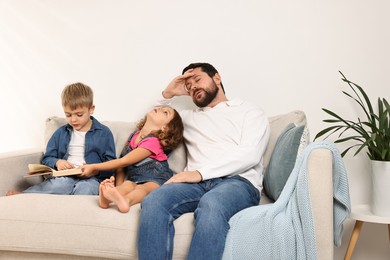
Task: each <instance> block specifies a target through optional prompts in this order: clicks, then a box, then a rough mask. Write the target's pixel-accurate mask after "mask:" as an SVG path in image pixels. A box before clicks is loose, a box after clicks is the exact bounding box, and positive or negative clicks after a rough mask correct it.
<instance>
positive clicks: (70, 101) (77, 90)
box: [61, 82, 93, 109]
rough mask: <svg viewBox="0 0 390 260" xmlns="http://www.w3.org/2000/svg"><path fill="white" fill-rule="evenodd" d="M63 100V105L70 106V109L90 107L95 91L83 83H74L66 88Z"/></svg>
mask: <svg viewBox="0 0 390 260" xmlns="http://www.w3.org/2000/svg"><path fill="white" fill-rule="evenodd" d="M61 100H62V106H63V107H65V106H69V108H70V109H77V108H79V107H88V108H90V107H91V106H92V105H93V91H92V89H91V88H90V87H89V86H87V85H85V84H83V83H80V82H77V83H73V84H70V85H68V86H66V87H65V88H64V90H63V91H62V94H61Z"/></svg>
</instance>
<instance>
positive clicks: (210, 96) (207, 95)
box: [192, 81, 219, 107]
mask: <svg viewBox="0 0 390 260" xmlns="http://www.w3.org/2000/svg"><path fill="white" fill-rule="evenodd" d="M218 90H219V89H218V87H217V84H215V82H214V81H213V83H212V88H211V90H208V91H207V90H204V89H201V90H197V91H203V92H204V94H203V98H201V99H195V96H196V95H195V94H196V92H195V93H193V96H192V100H193V101H194V103H195V105H197V106H198V107H206V106H207V105H209V104H210V103H211V101H213V100H214V98H215V97H216V96H217V94H218Z"/></svg>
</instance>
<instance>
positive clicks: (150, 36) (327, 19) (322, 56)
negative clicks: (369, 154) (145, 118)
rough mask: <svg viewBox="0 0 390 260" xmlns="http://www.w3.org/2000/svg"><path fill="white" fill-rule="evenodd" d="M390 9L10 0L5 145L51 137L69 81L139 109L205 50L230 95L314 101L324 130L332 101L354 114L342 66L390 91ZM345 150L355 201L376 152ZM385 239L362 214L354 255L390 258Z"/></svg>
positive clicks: (304, 105)
mask: <svg viewBox="0 0 390 260" xmlns="http://www.w3.org/2000/svg"><path fill="white" fill-rule="evenodd" d="M389 13H390V2H389V1H386V0H382V1H380V0H373V1H364V0H345V1H342V0H341V1H340V0H339V1H336V0H328V1H310V0H300V1H287V0H281V1H270V0H269V1H260V0H258V1H256V0H232V1H226V0H214V1H207V0H198V1H183V0H171V1H158V0H147V1H125V0H116V1H109V0H80V1H65V0H50V1H48V0H24V1H23V0H0V88H1V91H0V93H1V95H0V111H1V115H2V116H1V121H2V122H1V127H0V131H1V132H0V152H6V151H11V150H18V149H22V148H29V147H36V146H42V144H43V130H44V120H45V118H47V117H48V116H52V115H57V116H62V108H61V105H60V93H61V90H62V88H63V87H64V86H65V85H66V84H69V83H72V82H76V81H81V82H84V83H86V84H88V85H90V86H91V87H92V88H93V89H94V90H95V104H96V110H95V116H96V117H97V118H98V119H100V120H131V121H134V120H138V119H139V118H140V117H141V116H142V115H143V114H144V113H145V112H146V109H147V108H148V107H149V106H150V105H151V104H152V103H153V100H154V98H155V97H156V96H158V94H159V93H160V92H161V90H162V89H163V88H164V87H165V85H166V84H167V83H168V82H169V81H170V80H171V78H172V77H174V76H176V75H177V74H179V73H180V72H181V70H182V68H183V67H185V66H186V65H188V64H189V63H191V62H197V61H206V62H210V63H212V64H213V65H215V66H216V68H217V69H218V70H219V72H220V74H221V76H222V79H223V82H224V86H225V89H226V91H227V94H228V97H235V96H239V97H241V98H243V99H247V100H250V101H253V102H256V103H257V104H259V105H260V106H261V107H263V108H264V110H265V111H266V112H267V113H268V114H269V115H275V114H279V113H285V112H288V111H290V110H293V109H301V110H304V111H305V112H306V113H307V117H308V121H309V128H310V131H311V134H312V137H314V135H315V133H317V132H318V131H319V130H320V129H322V128H324V127H325V126H326V125H325V124H324V123H322V119H324V118H325V114H324V113H323V112H322V111H321V108H322V107H326V108H330V109H333V110H335V111H338V112H342V113H344V115H350V116H351V117H352V116H354V115H356V107H354V106H353V105H352V103H351V102H349V101H348V100H347V98H346V97H345V96H344V95H342V94H341V90H346V86H345V85H344V84H343V83H342V81H341V80H340V75H339V74H338V70H341V71H342V72H343V73H344V74H345V75H346V76H347V77H348V78H349V79H351V80H352V81H354V82H356V83H358V84H360V85H362V86H364V87H365V89H366V91H367V93H368V94H369V95H370V96H371V98H372V99H374V100H375V99H376V98H377V97H378V96H381V97H385V98H389V91H388V89H389V88H388V86H389V85H390V84H389V83H390V64H389V63H390V51H389V46H390V28H389V27H390V16H389ZM345 162H346V166H347V170H348V174H349V179H350V192H351V199H352V204H359V203H364V202H368V200H369V191H370V187H369V185H370V179H369V171H370V170H369V169H370V168H369V164H368V160H367V159H366V157H365V156H358V157H347V158H346V159H345ZM351 226H352V222H351V221H347V223H346V226H345V237H344V239H343V245H342V247H341V248H336V259H342V258H343V254H344V252H345V247H346V245H347V243H348V241H349V237H350V234H351ZM373 238H375V240H377V241H379V242H376V243H372V241H374V239H373ZM387 239H388V237H387V235H386V227H385V226H381V225H364V226H363V232H362V234H361V239H360V240H359V242H358V244H357V248H356V252H355V254H354V259H367V258H368V257H370V259H388V256H389V255H390V252H389V247H388V244H387V243H388V241H387Z"/></svg>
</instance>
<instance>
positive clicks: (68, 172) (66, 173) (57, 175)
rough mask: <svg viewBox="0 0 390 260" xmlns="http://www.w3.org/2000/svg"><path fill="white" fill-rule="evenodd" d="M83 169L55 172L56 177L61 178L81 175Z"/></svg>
mask: <svg viewBox="0 0 390 260" xmlns="http://www.w3.org/2000/svg"><path fill="white" fill-rule="evenodd" d="M81 173H82V171H81V168H75V169H67V170H62V171H53V176H54V177H60V176H70V175H78V174H81Z"/></svg>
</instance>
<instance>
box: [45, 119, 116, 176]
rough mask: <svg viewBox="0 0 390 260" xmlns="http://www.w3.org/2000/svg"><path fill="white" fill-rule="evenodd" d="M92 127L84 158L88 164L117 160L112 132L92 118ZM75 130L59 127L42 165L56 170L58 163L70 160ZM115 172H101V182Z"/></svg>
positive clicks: (68, 127) (48, 144)
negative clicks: (69, 150) (71, 141)
mask: <svg viewBox="0 0 390 260" xmlns="http://www.w3.org/2000/svg"><path fill="white" fill-rule="evenodd" d="M91 120H92V126H91V129H89V131H88V132H87V133H86V135H85V151H84V158H85V161H86V163H87V164H91V163H101V162H106V161H109V160H112V159H116V154H115V143H114V137H113V135H112V133H111V130H110V129H109V128H108V127H107V126H105V125H103V124H101V123H100V122H99V121H98V120H96V119H95V118H94V117H93V116H91ZM72 131H73V128H72V126H70V125H69V124H66V125H63V126H61V127H59V128H58V129H57V130H56V131H55V132H54V134H53V135H52V137H51V138H50V140H49V142H48V143H47V147H46V152H45V154H44V155H43V158H42V164H45V165H47V166H49V167H51V168H53V169H56V167H55V165H56V162H57V161H58V160H60V159H63V160H66V159H67V158H68V147H69V142H70V137H71V135H72ZM113 174H114V171H101V172H99V174H98V175H97V176H96V177H97V178H98V179H99V181H102V180H104V179H106V178H109V177H110V176H112V175H113Z"/></svg>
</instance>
